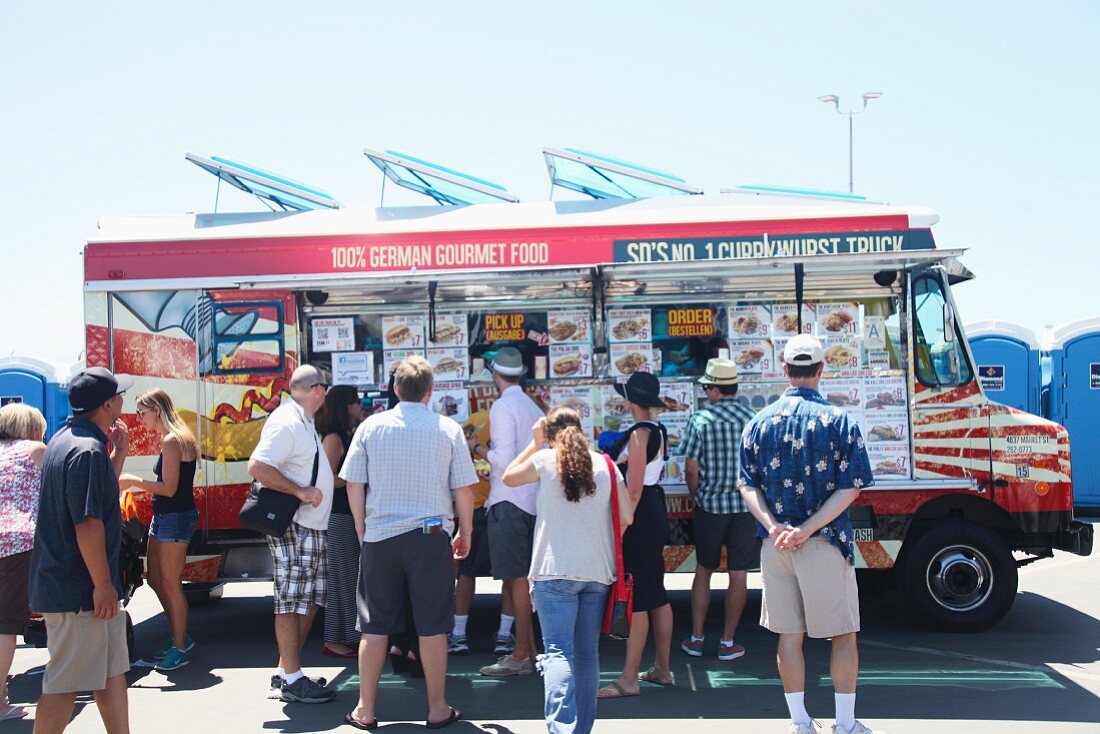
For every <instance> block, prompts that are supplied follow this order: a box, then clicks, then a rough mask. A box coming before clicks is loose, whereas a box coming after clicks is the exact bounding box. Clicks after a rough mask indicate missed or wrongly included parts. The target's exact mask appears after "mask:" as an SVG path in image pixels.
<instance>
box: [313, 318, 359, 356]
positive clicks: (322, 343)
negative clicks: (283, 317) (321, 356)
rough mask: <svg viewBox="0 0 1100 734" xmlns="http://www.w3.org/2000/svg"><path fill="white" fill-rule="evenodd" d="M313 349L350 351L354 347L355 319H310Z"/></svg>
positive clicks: (319, 350)
mask: <svg viewBox="0 0 1100 734" xmlns="http://www.w3.org/2000/svg"><path fill="white" fill-rule="evenodd" d="M309 325H310V327H311V329H312V331H313V345H312V346H313V351H315V352H350V351H351V350H353V349H355V319H353V318H351V317H341V318H331V319H320V318H317V319H311V320H310V322H309Z"/></svg>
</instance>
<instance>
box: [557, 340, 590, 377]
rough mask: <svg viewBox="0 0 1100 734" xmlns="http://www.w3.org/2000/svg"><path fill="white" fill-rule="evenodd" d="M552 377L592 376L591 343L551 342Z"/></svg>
mask: <svg viewBox="0 0 1100 734" xmlns="http://www.w3.org/2000/svg"><path fill="white" fill-rule="evenodd" d="M550 376H551V377H591V376H592V345H591V344H551V345H550Z"/></svg>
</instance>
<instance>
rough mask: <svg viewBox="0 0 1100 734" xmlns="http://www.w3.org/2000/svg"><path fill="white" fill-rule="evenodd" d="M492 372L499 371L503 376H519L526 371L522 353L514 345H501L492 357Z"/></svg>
mask: <svg viewBox="0 0 1100 734" xmlns="http://www.w3.org/2000/svg"><path fill="white" fill-rule="evenodd" d="M492 367H493V372H499V373H500V374H502V375H504V376H505V377H519V376H521V375H523V374H524V373H525V372H527V368H526V367H524V366H523V355H522V354H520V351H519V350H518V349H516V348H515V347H503V348H502V349H501V350H500V351H499V352H497V355H496V356H495V357H493V364H492Z"/></svg>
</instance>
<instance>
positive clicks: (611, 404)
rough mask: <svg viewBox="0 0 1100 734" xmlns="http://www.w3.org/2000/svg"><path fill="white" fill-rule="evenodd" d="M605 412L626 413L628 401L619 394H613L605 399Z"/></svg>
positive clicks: (606, 413) (613, 413) (609, 413)
mask: <svg viewBox="0 0 1100 734" xmlns="http://www.w3.org/2000/svg"><path fill="white" fill-rule="evenodd" d="M603 414H604V415H605V416H608V415H626V402H625V401H624V400H623V399H622V398H621V397H620V396H618V395H612V396H611V397H609V398H607V399H606V400H604V401H603Z"/></svg>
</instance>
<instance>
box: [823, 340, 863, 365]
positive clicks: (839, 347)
mask: <svg viewBox="0 0 1100 734" xmlns="http://www.w3.org/2000/svg"><path fill="white" fill-rule="evenodd" d="M822 346H824V347H825V371H826V372H833V371H836V370H858V369H859V368H860V367H861V366H862V365H863V350H862V349H861V348H860V345H859V342H858V341H857V340H855V339H850V338H831V339H826V340H825V343H824V344H823V345H822Z"/></svg>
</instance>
